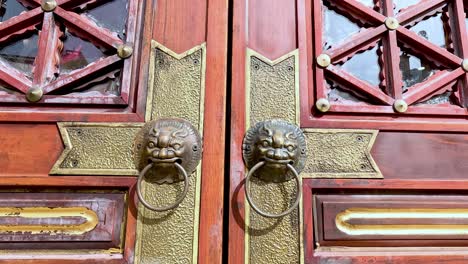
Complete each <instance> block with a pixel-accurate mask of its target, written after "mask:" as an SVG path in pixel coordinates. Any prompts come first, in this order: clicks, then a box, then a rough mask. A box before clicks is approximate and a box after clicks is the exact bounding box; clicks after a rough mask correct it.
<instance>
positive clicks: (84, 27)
mask: <svg viewBox="0 0 468 264" xmlns="http://www.w3.org/2000/svg"><path fill="white" fill-rule="evenodd" d="M54 13H55V14H56V15H58V16H60V18H62V19H63V23H64V24H65V26H66V27H67V28H68V30H70V31H71V32H73V33H75V34H77V35H79V36H80V37H83V38H85V39H89V40H90V41H91V42H92V43H94V44H95V45H97V46H99V47H104V48H106V49H108V50H115V49H116V48H117V47H118V46H119V45H122V44H123V42H122V40H121V39H119V38H118V37H117V36H115V35H113V34H112V33H111V32H110V31H108V30H106V29H103V28H100V27H98V26H97V25H96V23H94V22H93V21H91V20H89V19H87V18H85V17H83V16H80V15H79V14H76V13H72V12H68V11H65V10H64V9H63V8H61V7H57V8H56V9H55V10H54Z"/></svg>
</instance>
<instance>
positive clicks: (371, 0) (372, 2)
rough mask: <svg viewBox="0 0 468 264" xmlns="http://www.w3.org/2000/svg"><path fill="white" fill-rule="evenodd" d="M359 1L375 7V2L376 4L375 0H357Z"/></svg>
mask: <svg viewBox="0 0 468 264" xmlns="http://www.w3.org/2000/svg"><path fill="white" fill-rule="evenodd" d="M356 1H357V2H359V3H361V4H363V5H366V6H368V7H372V8H373V7H374V6H375V4H374V0H356Z"/></svg>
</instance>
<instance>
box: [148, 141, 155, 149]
mask: <svg viewBox="0 0 468 264" xmlns="http://www.w3.org/2000/svg"><path fill="white" fill-rule="evenodd" d="M148 147H150V148H154V147H156V145H155V144H154V143H153V142H150V143H148Z"/></svg>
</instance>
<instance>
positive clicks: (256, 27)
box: [229, 0, 468, 264]
mask: <svg viewBox="0 0 468 264" xmlns="http://www.w3.org/2000/svg"><path fill="white" fill-rule="evenodd" d="M467 10H468V3H467V2H466V1H462V0H446V1H445V0H440V1H438V0H435V1H432V0H420V1H419V0H415V1H406V0H405V1H399V0H375V1H373V0H370V1H366V0H280V1H275V2H274V3H273V2H271V1H266V0H265V1H263V0H260V1H234V4H233V17H234V18H233V56H232V100H231V113H232V114H231V115H232V116H231V117H232V118H231V158H230V160H231V163H230V190H231V192H230V208H229V209H230V215H229V250H230V251H229V261H230V263H233V264H234V263H340V264H342V263H346V264H349V263H466V256H467V245H468V244H467V236H466V234H467V233H466V229H465V228H466V226H467V223H468V221H467V220H468V219H467V217H468V214H467V213H468V210H467V208H468V204H467V203H466V199H467V196H466V189H467V187H468V185H467V183H468V182H467V179H466V177H467V173H466V170H467V168H468V167H467V164H468V163H467V162H466V159H467V157H468V156H467V154H466V153H467V152H466V150H467V146H468V145H467V142H468V141H467V140H468V136H467V135H468V134H467V132H468V123H467V116H468V111H467V101H466V100H467V97H466V96H467V91H468V90H467V89H468V83H467V80H468V79H467V76H468V75H467V73H466V72H467V70H468V67H467V56H468V55H467V52H468V50H467V49H468V38H467V28H466V25H465V21H466V12H467ZM271 119H275V121H272V122H269V123H268V122H265V123H261V122H264V121H266V120H271ZM278 119H281V120H284V121H286V122H288V123H289V124H291V126H292V125H296V126H298V127H300V128H301V130H302V132H303V135H304V136H303V139H304V141H305V143H306V144H305V145H306V148H305V151H303V152H304V153H305V155H306V156H307V157H306V158H305V162H304V164H303V165H302V167H300V166H299V167H300V168H298V169H297V170H299V169H301V170H302V172H301V173H300V174H299V175H300V180H301V181H299V182H298V184H296V183H294V181H293V180H289V181H288V180H287V177H286V179H281V178H267V177H263V178H262V174H261V173H260V174H259V175H257V176H258V177H257V176H256V174H253V177H251V178H249V179H246V176H247V175H250V174H251V171H252V169H254V170H259V167H257V166H255V167H253V165H252V163H250V161H251V159H252V155H254V157H253V158H254V159H255V158H257V161H258V163H256V164H260V165H259V166H260V167H262V166H266V165H265V164H268V163H269V162H271V161H270V160H271V159H272V157H273V159H276V162H277V163H278V159H280V157H281V155H279V154H281V153H287V154H288V155H289V154H291V153H292V154H294V155H302V154H304V153H302V150H301V151H300V152H297V151H298V150H296V149H295V145H292V146H291V147H290V146H288V145H287V144H286V143H281V144H277V145H275V142H280V141H276V139H275V138H274V137H275V136H277V135H280V137H279V138H280V139H281V135H283V136H282V137H283V138H282V139H283V140H284V142H287V140H286V138H287V136H285V135H284V133H283V134H281V133H280V132H284V130H281V129H284V126H285V125H283V127H281V126H276V125H277V124H279V123H280V121H277V120H278ZM255 124H260V125H255ZM275 124H276V125H275ZM249 128H253V129H250V130H249ZM262 129H263V132H262V131H261V130H262ZM291 131H292V130H291ZM246 132H247V133H246ZM277 132H278V133H279V134H277ZM255 133H259V134H260V135H263V138H262V137H260V136H259V137H257V138H256V137H255V135H256V134H255ZM261 133H264V134H261ZM291 133H292V132H291ZM294 133H296V132H294ZM294 133H293V134H290V135H295V134H294ZM246 134H247V137H245V135H246ZM296 134H297V135H299V134H300V133H298V132H297V133H296ZM244 137H245V138H244ZM297 138H300V137H297ZM297 138H296V140H295V139H294V138H291V137H290V138H289V139H290V141H292V142H293V143H294V144H296V145H297V146H302V145H301V144H302V143H303V142H302V143H301V142H300V140H298V139H297ZM256 140H257V141H256ZM262 140H263V141H262ZM252 142H253V143H252ZM272 142H273V143H272ZM281 142H283V141H281ZM274 145H275V146H274ZM255 149H258V151H259V153H260V154H258V153H257V154H255ZM270 150H271V151H272V152H271V153H276V152H278V153H279V154H278V155H277V156H272V157H269V156H268V154H264V153H267V152H266V151H270ZM261 151H263V152H261ZM246 153H247V154H246ZM252 153H254V154H252ZM262 153H263V154H262ZM298 153H300V154H298ZM243 154H244V156H243ZM292 154H291V155H292ZM255 155H259V156H260V157H261V158H259V157H255ZM262 155H263V156H262ZM275 155H276V154H275ZM262 158H263V159H262ZM292 161H293V160H292V159H291V162H292ZM246 164H247V165H246ZM284 164H285V163H284ZM293 166H294V164H293ZM288 168H289V167H288ZM291 170H292V169H291ZM284 171H286V167H285V165H284V170H283V174H284V173H285V172H284ZM247 172H250V173H249V174H247ZM263 176H265V175H263ZM270 176H271V175H270ZM271 177H273V176H271ZM275 179H276V181H278V182H275ZM246 181H249V182H248V183H246ZM246 184H248V185H249V186H248V190H247V192H246V188H247V187H246ZM297 192H301V193H300V194H301V195H302V196H300V197H299V203H298V206H297V207H296V208H295V209H294V210H292V211H291V213H290V214H288V215H286V216H283V217H280V218H271V214H279V213H281V212H282V211H284V210H286V209H287V208H288V207H289V206H291V205H294V204H293V203H294V201H295V199H296V193H297ZM246 193H247V194H250V200H247V199H246ZM249 203H250V204H253V205H255V206H256V207H257V209H255V208H253V207H252V205H250V204H249ZM257 211H260V213H259V212H257ZM262 211H263V214H264V215H266V216H268V213H269V214H270V218H269V217H265V216H262V215H261V212H262Z"/></svg>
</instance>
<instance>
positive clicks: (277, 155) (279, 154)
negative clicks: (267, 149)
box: [274, 149, 287, 160]
mask: <svg viewBox="0 0 468 264" xmlns="http://www.w3.org/2000/svg"><path fill="white" fill-rule="evenodd" d="M274 157H275V159H277V160H282V159H286V158H287V156H286V155H285V153H284V152H283V151H282V150H281V149H275V156H274Z"/></svg>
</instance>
